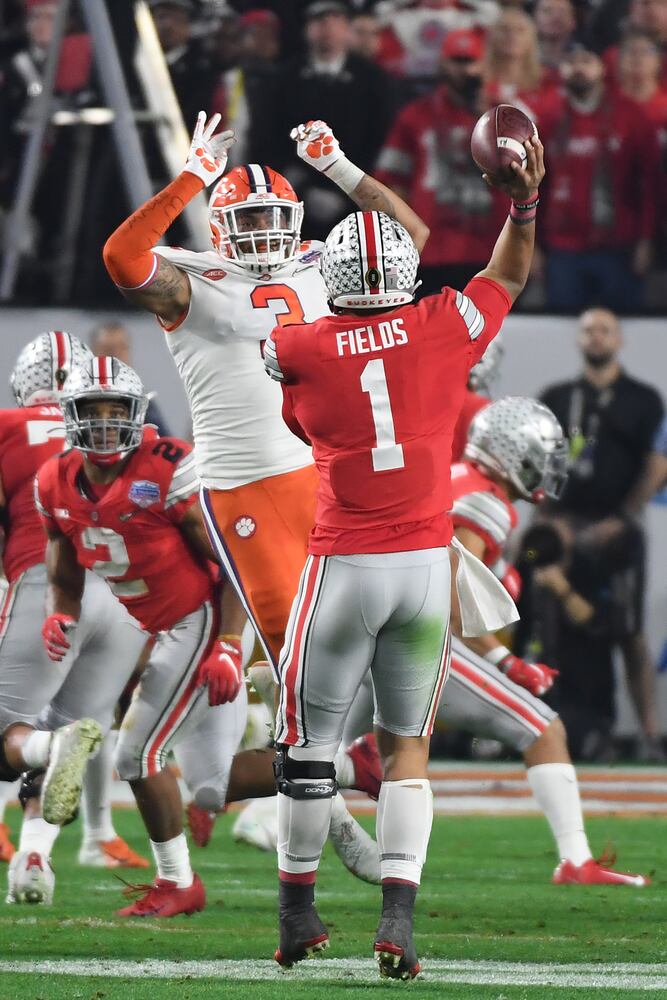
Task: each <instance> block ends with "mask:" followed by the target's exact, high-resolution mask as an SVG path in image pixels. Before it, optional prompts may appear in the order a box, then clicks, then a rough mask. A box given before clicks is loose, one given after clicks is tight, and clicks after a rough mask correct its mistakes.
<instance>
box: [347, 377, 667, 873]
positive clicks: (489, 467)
mask: <svg viewBox="0 0 667 1000" xmlns="http://www.w3.org/2000/svg"><path fill="white" fill-rule="evenodd" d="M566 468H567V451H566V445H565V442H564V439H563V432H562V430H561V427H560V424H559V423H558V421H557V420H556V418H555V417H554V415H553V413H552V412H551V411H550V410H548V409H547V407H545V406H543V405H542V404H541V403H538V402H537V401H536V400H533V399H527V398H525V397H520V396H519V397H511V396H508V397H505V398H504V399H500V400H498V401H497V402H495V403H490V404H489V405H488V406H487V407H486V409H484V410H483V411H482V412H481V413H479V414H478V415H477V416H476V417H475V419H474V420H473V422H472V426H471V428H470V433H469V436H468V442H467V444H466V449H465V452H464V457H463V461H462V462H460V463H459V464H455V465H454V466H453V467H452V495H453V499H454V502H453V505H452V511H451V513H452V520H453V522H454V529H455V532H456V536H457V538H458V539H459V541H460V542H461V543H462V544H463V545H465V547H466V548H467V549H468V550H469V551H471V552H472V553H473V554H474V555H476V556H477V558H478V559H481V560H482V562H483V563H485V564H486V565H487V566H489V567H490V568H491V569H492V571H493V572H494V573H495V574H496V575H498V576H503V575H504V573H505V564H504V561H503V559H502V553H503V549H504V547H505V544H506V543H507V541H508V539H509V536H510V534H511V531H512V529H513V528H514V526H515V525H516V521H517V515H516V511H515V509H514V503H515V502H516V501H517V500H527V501H528V502H529V503H537V502H539V501H540V500H541V499H542V498H543V497H544V496H545V495H548V496H551V497H557V496H558V494H559V492H560V490H561V488H562V486H563V484H564V482H565V476H566ZM557 674H558V671H555V670H551V669H550V668H549V667H547V666H545V665H544V664H540V663H527V662H525V661H523V660H521V659H519V658H518V657H516V656H513V655H512V653H510V651H509V649H507V648H506V647H505V646H503V645H502V643H501V642H500V641H499V640H498V638H497V637H496V636H495V635H492V634H488V635H485V636H479V637H477V638H474V639H473V638H470V639H460V638H456V637H454V638H453V639H452V659H451V666H450V671H449V676H448V678H447V683H446V684H445V686H444V689H443V692H442V697H441V701H440V707H439V709H438V717H439V718H441V719H442V721H443V722H445V723H446V724H447V726H448V727H449V728H451V729H463V730H465V731H467V732H470V733H472V734H474V735H475V736H482V737H486V738H489V739H494V740H499V741H501V742H502V743H505V744H507V745H508V746H511V747H513V748H514V749H515V750H516V751H518V752H519V753H521V754H523V757H524V760H525V763H526V767H527V769H528V772H527V776H528V782H529V784H530V787H531V789H532V792H533V795H534V797H535V799H536V801H537V803H538V805H539V806H540V808H541V809H542V811H543V812H544V815H545V817H546V819H547V822H548V823H549V826H550V828H551V831H552V833H553V836H554V840H555V842H556V848H557V853H558V858H559V864H558V867H557V868H556V871H555V872H554V875H553V882H554V883H555V884H556V885H562V884H565V883H578V884H582V885H632V886H643V885H646V884H647V882H648V879H646V878H644V877H643V876H641V875H626V874H624V873H622V872H616V871H613V870H612V869H610V868H608V867H606V866H605V865H604V864H603V863H602V862H599V861H596V860H595V859H594V858H593V855H592V853H591V849H590V846H589V843H588V838H587V836H586V833H585V829H584V818H583V813H582V809H581V800H580V797H579V787H578V783H577V775H576V772H575V770H574V767H573V766H572V761H571V759H570V755H569V753H568V749H567V735H566V732H565V729H564V727H563V724H562V722H561V720H560V719H559V718H558V716H557V715H556V713H555V712H554V711H552V709H551V708H549V706H548V705H546V704H545V703H544V702H543V701H541V700H540V698H541V696H542V695H543V694H545V693H546V692H547V691H548V690H549V689H550V688H551V686H552V684H553V681H554V678H555V677H556V676H557ZM364 702H365V707H364ZM372 714H373V699H372V692H371V691H368V690H367V688H366V685H365V686H364V689H363V690H362V691H360V697H358V698H357V700H356V701H355V706H354V711H353V712H352V713H351V715H350V718H349V721H348V726H347V727H346V731H345V737H344V738H345V740H351V739H354V736H355V735H356V734H357V733H358V732H365V730H366V729H367V728H368V724H369V721H370V719H371V717H372Z"/></svg>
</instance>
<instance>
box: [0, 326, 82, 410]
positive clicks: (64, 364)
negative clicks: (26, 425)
mask: <svg viewBox="0 0 667 1000" xmlns="http://www.w3.org/2000/svg"><path fill="white" fill-rule="evenodd" d="M92 356H93V354H92V351H91V350H90V349H89V348H88V347H86V345H85V344H82V343H81V341H80V340H79V339H78V338H77V337H73V336H72V335H71V334H70V333H66V332H65V330H49V332H48V333H40V335H39V337H35V339H34V340H31V341H30V343H29V344H26V346H25V347H24V348H23V350H22V351H21V353H20V354H19V356H18V358H17V359H16V364H15V365H14V370H13V371H12V373H11V375H10V377H9V385H10V388H11V390H12V392H13V393H14V398H15V399H16V402H17V404H18V406H42V405H44V406H46V405H48V404H49V403H59V402H60V396H61V393H62V391H63V386H64V385H65V382H66V381H67V378H68V376H69V374H70V372H71V371H72V369H73V368H76V367H77V366H78V365H83V364H85V363H86V361H88V360H89V359H90V358H92Z"/></svg>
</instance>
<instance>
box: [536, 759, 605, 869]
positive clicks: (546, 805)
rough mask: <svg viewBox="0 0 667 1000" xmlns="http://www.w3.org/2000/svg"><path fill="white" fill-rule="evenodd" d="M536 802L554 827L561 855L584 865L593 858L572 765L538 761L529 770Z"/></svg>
mask: <svg viewBox="0 0 667 1000" xmlns="http://www.w3.org/2000/svg"><path fill="white" fill-rule="evenodd" d="M527 775H528V784H529V785H530V787H531V790H532V792H533V795H534V796H535V801H536V802H537V804H538V806H539V807H540V809H541V810H542V812H543V813H544V815H545V816H546V818H547V823H548V824H549V826H550V827H551V832H552V833H553V835H554V839H555V841H556V846H557V848H558V857H559V859H560V860H561V861H565V860H567V861H571V862H572V864H574V865H582V864H583V863H584V861H588V859H589V858H591V857H592V854H591V849H590V847H589V846H588V837H587V836H586V832H585V830H584V816H583V813H582V811H581V799H580V798H579V783H578V781H577V774H576V771H575V770H574V768H573V766H572V764H536V765H535V767H529V768H528V771H527Z"/></svg>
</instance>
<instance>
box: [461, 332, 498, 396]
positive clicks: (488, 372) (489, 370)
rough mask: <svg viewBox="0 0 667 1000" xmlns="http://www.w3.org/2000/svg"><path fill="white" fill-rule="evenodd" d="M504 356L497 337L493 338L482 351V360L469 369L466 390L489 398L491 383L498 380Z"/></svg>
mask: <svg viewBox="0 0 667 1000" xmlns="http://www.w3.org/2000/svg"><path fill="white" fill-rule="evenodd" d="M504 354H505V348H504V347H503V345H502V344H501V343H500V341H499V340H498V337H494V339H493V340H492V341H491V343H490V344H489V346H488V347H487V349H486V350H485V351H484V354H483V356H482V360H481V361H478V362H477V364H476V365H473V366H472V368H471V369H470V375H469V376H468V388H469V389H472V391H473V392H478V393H479V394H480V395H481V396H491V394H492V389H493V383H494V382H495V381H496V379H497V378H498V373H499V371H498V370H499V368H500V363H501V361H502V360H503V355H504Z"/></svg>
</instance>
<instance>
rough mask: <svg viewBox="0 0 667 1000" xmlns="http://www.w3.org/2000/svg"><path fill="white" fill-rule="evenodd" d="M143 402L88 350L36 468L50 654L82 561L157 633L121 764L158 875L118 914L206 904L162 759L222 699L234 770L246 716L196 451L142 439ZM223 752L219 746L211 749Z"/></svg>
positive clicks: (125, 730) (66, 632)
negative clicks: (62, 434)
mask: <svg viewBox="0 0 667 1000" xmlns="http://www.w3.org/2000/svg"><path fill="white" fill-rule="evenodd" d="M147 403H148V400H147V397H146V395H145V394H144V391H143V387H142V385H141V382H140V380H139V378H138V376H137V375H136V373H135V372H134V371H133V370H132V369H131V368H129V367H128V366H127V365H125V364H123V363H122V362H120V361H118V360H117V359H115V358H105V357H102V358H94V359H92V360H91V361H89V362H88V363H87V364H86V365H85V366H82V367H81V368H79V369H77V371H76V372H75V373H74V374H73V375H72V377H71V378H70V381H69V384H68V386H67V389H66V394H65V396H64V398H63V409H64V414H65V430H66V436H67V441H68V444H69V445H70V446H71V451H69V452H66V453H65V454H62V455H59V456H57V457H55V458H53V459H51V460H50V461H49V462H47V463H46V464H45V465H44V466H43V467H42V468H41V469H40V471H39V473H38V475H37V479H36V499H37V505H38V509H39V511H40V513H41V515H42V520H43V523H44V526H45V528H46V531H47V535H48V538H49V541H48V547H47V565H48V569H49V606H48V610H50V612H51V613H50V614H49V616H48V618H47V619H46V621H45V622H44V626H43V629H42V635H43V639H44V644H45V646H46V649H47V652H48V654H49V656H50V657H51V659H53V660H55V661H59V660H60V659H61V658H62V657H63V656H64V655H65V654H66V653H67V651H68V650H69V648H70V634H71V635H72V636H73V637H74V640H75V639H76V631H77V627H78V626H77V621H78V617H79V610H80V602H81V593H82V584H83V577H84V568H86V569H90V570H92V571H93V572H95V573H97V574H98V575H99V576H101V577H103V578H105V579H106V580H107V581H108V582H109V584H110V586H111V588H112V590H113V591H114V593H115V594H116V596H117V597H118V599H119V600H120V601H121V603H122V604H124V605H125V607H126V608H127V609H128V610H129V611H130V612H131V613H132V616H133V617H134V618H135V619H136V620H137V621H138V622H140V623H141V625H142V627H143V628H144V629H145V630H146V633H147V634H152V635H154V636H156V641H155V645H154V647H153V649H152V651H151V654H150V658H149V661H148V664H147V666H146V668H145V670H144V672H143V674H142V676H141V679H140V682H139V685H138V688H137V690H136V692H135V694H134V697H133V699H132V703H131V705H130V707H129V709H128V711H127V713H126V715H125V718H124V720H123V724H122V726H121V730H120V733H119V738H118V744H117V747H116V755H115V762H116V768H117V770H118V774H119V776H120V777H121V778H122V779H124V780H127V781H129V782H130V785H131V787H132V789H133V791H134V793H135V797H136V800H137V804H138V806H139V810H140V812H141V814H142V817H143V819H144V823H145V825H146V828H147V830H148V833H149V836H150V838H151V848H152V850H153V854H154V857H155V861H156V865H157V878H156V881H155V883H154V885H153V886H151V887H149V888H148V889H146V890H145V891H144V893H143V894H142V896H141V898H139V899H138V900H137V901H136V902H134V903H133V904H132V905H130V906H128V907H125V908H124V909H122V910H120V911H119V913H120V915H122V916H149V915H150V916H162V917H166V916H173V915H175V914H177V913H192V912H194V911H196V910H200V909H202V908H203V906H204V905H205V893H204V888H203V885H202V883H201V880H200V879H199V877H198V876H197V875H195V874H194V873H193V872H192V869H191V867H190V860H189V854H188V848H187V842H186V839H185V835H184V833H183V828H182V804H181V798H180V792H179V789H178V784H177V782H176V778H175V776H174V774H173V772H172V771H171V770H169V769H168V768H165V766H164V765H165V761H166V757H167V753H168V751H169V749H170V747H171V746H172V745H173V744H174V743H175V742H178V741H181V740H183V739H185V738H187V733H188V729H191V730H192V729H194V728H195V727H196V725H197V723H198V721H200V720H203V719H204V718H205V717H206V716H207V714H208V713H209V711H211V710H210V709H209V702H210V704H211V705H216V706H220V707H219V708H217V709H216V710H215V711H216V712H218V713H220V716H219V722H220V726H219V732H218V734H217V735H218V740H219V741H221V742H223V743H224V747H225V750H226V756H227V758H228V763H227V767H226V773H225V775H224V779H225V780H226V778H227V777H228V774H229V767H230V766H231V760H232V757H233V755H234V752H235V751H236V748H237V746H238V743H239V741H240V739H241V736H242V734H243V729H244V726H245V707H246V695H245V688H244V686H243V684H242V673H241V654H240V648H239V645H238V641H237V636H236V632H237V631H239V630H240V629H235V630H234V635H227V634H222V635H219V634H218V625H219V622H220V621H221V620H222V621H224V623H225V624H226V625H228V624H229V622H230V621H231V620H233V621H234V622H235V623H237V624H240V623H241V622H242V619H243V617H244V616H243V613H242V610H241V609H240V605H238V604H237V603H236V601H235V598H234V597H233V596H232V594H231V592H230V590H229V588H224V589H223V591H222V601H223V602H224V601H225V599H226V597H225V595H229V597H230V598H231V601H232V602H234V603H233V604H230V606H228V607H227V608H225V607H223V609H222V617H221V610H220V608H219V607H218V594H217V593H216V590H217V588H216V586H215V584H214V580H213V575H212V571H211V568H210V566H209V563H208V560H210V561H211V562H213V552H212V550H211V548H210V544H209V542H208V537H207V535H206V531H205V528H204V525H203V520H202V516H201V510H200V507H199V502H198V498H197V497H198V489H199V483H198V480H197V477H196V475H195V472H194V466H193V462H192V454H191V449H190V447H189V446H188V445H187V444H185V443H184V442H181V441H178V440H176V439H173V438H160V439H157V440H155V439H149V440H144V439H143V420H144V416H145V412H146V406H147ZM235 616H236V617H235ZM204 685H207V686H208V698H207V697H206V696H205V692H204V687H203V686H204ZM219 753H220V747H219V746H218V747H212V749H211V756H212V757H215V756H218V755H219ZM222 800H223V802H224V793H223V795H222Z"/></svg>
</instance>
